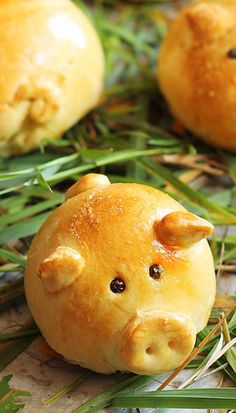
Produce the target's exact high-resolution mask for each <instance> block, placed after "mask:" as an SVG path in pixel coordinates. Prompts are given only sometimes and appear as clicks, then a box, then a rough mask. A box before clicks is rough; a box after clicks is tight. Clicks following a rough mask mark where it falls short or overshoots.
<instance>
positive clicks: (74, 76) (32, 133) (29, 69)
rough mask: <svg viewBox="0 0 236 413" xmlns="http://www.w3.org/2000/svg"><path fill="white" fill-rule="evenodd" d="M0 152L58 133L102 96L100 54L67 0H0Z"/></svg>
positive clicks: (15, 151)
mask: <svg viewBox="0 0 236 413" xmlns="http://www.w3.org/2000/svg"><path fill="white" fill-rule="evenodd" d="M0 61H1V75H0V155H2V156H11V155H15V154H20V153H25V152H28V151H30V150H32V149H34V148H37V147H38V146H39V145H40V144H44V140H46V139H47V138H49V139H58V138H60V137H61V136H62V135H63V133H64V132H65V131H66V130H67V129H68V128H69V127H71V126H72V125H73V124H75V123H76V122H77V121H78V120H79V119H80V118H81V117H83V116H84V115H85V114H86V113H87V112H88V111H89V110H91V109H92V108H93V107H94V106H95V105H96V104H97V103H98V100H99V98H100V96H101V92H102V88H103V75H104V55H103V51H102V47H101V44H100V41H99V39H98V36H97V34H96V32H95V30H94V28H93V27H92V25H91V23H90V22H89V20H88V19H87V17H86V16H85V15H84V14H83V13H82V11H81V10H80V9H79V8H78V7H76V6H75V5H74V4H73V3H72V1H70V0H30V1H29V0H7V1H6V0H0Z"/></svg>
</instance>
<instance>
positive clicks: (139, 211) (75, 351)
mask: <svg viewBox="0 0 236 413" xmlns="http://www.w3.org/2000/svg"><path fill="white" fill-rule="evenodd" d="M66 197H67V200H66V202H65V203H64V204H63V205H61V206H60V207H59V208H57V209H56V210H55V211H54V212H53V213H52V215H51V216H50V217H49V218H48V220H47V221H46V222H45V223H44V224H43V226H42V227H41V229H40V230H39V232H38V234H37V235H36V237H35V239H34V241H33V242H32V245H31V247H30V250H29V254H28V262H27V267H26V272H25V294H26V297H27V302H28V305H29V308H30V310H31V312H32V315H33V317H34V319H35V321H36V323H37V325H38V326H39V328H40V330H41V332H42V334H43V336H44V337H45V339H46V340H47V342H48V343H49V344H50V345H51V347H52V348H53V349H54V350H56V351H57V352H58V353H60V354H62V355H63V356H64V357H65V358H66V359H67V360H69V361H72V362H73V363H77V364H79V365H81V366H82V367H86V368H89V369H91V370H94V371H97V372H100V373H106V374H110V373H114V372H116V371H117V370H119V371H131V372H134V373H138V374H155V373H159V372H164V371H168V370H171V369H174V368H176V367H178V366H179V365H180V364H181V363H182V362H183V361H184V360H185V359H186V358H187V356H188V355H189V354H190V352H191V351H192V348H193V346H194V343H195V340H196V333H197V332H198V331H200V330H201V329H202V328H204V326H205V325H206V323H207V321H208V317H209V314H210V312H211V308H212V306H213V302H214V297H215V272H214V263H213V259H212V254H211V251H210V248H209V246H208V243H207V241H206V239H204V238H205V237H207V236H208V235H210V234H211V232H212V230H213V227H212V225H211V224H210V223H209V222H207V221H206V220H204V219H201V218H199V217H197V216H195V215H193V214H191V213H189V212H187V211H186V210H185V209H184V208H183V206H181V205H180V204H179V203H178V202H177V201H175V200H174V199H172V198H170V197H169V196H168V195H166V194H165V193H163V192H161V191H158V190H157V189H154V188H150V187H148V186H144V185H137V184H110V183H109V180H108V178H107V177H106V176H103V175H97V174H89V175H85V176H84V177H82V178H81V180H80V181H78V182H76V183H75V184H74V185H73V186H72V187H71V188H70V189H69V190H68V191H67V194H66Z"/></svg>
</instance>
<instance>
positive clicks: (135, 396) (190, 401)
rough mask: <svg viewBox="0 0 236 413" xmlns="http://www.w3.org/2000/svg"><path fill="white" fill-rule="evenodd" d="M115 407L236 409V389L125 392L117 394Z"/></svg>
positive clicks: (114, 402)
mask: <svg viewBox="0 0 236 413" xmlns="http://www.w3.org/2000/svg"><path fill="white" fill-rule="evenodd" d="M112 405H113V407H126V408H128V407H139V408H148V407H149V408H150V407H156V408H160V407H164V408H182V409H235V406H236V389H235V388H225V389H187V390H162V391H157V392H145V393H144V392H142V393H125V394H123V395H120V396H117V397H116V398H115V399H114V400H113V403H112Z"/></svg>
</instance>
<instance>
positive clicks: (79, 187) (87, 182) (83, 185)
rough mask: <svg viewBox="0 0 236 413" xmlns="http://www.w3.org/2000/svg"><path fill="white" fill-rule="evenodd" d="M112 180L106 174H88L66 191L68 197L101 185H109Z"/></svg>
mask: <svg viewBox="0 0 236 413" xmlns="http://www.w3.org/2000/svg"><path fill="white" fill-rule="evenodd" d="M109 184H110V181H109V179H108V178H107V176H106V175H101V174H87V175H84V176H83V177H82V178H81V179H80V180H79V181H77V182H76V183H75V184H74V185H72V186H71V187H70V188H69V189H68V191H67V192H66V199H68V198H72V197H73V196H76V195H79V194H80V193H81V192H85V191H88V190H89V189H93V188H96V187H98V186H101V185H109Z"/></svg>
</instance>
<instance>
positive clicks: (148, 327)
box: [120, 311, 196, 374]
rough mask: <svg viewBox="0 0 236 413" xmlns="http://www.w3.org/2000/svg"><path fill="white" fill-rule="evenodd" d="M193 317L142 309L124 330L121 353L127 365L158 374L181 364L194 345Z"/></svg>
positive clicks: (140, 372)
mask: <svg viewBox="0 0 236 413" xmlns="http://www.w3.org/2000/svg"><path fill="white" fill-rule="evenodd" d="M195 339H196V330H195V327H194V325H193V324H192V322H191V320H187V319H186V318H185V317H181V316H179V315H178V314H172V313H168V312H164V311H152V312H150V313H147V314H145V313H139V314H138V316H137V317H135V318H134V319H133V320H131V321H130V322H129V323H128V325H127V326H126V328H125V330H124V334H123V336H122V340H121V347H120V353H121V357H122V359H123V360H124V362H125V364H126V366H127V369H128V370H130V371H135V373H138V374H155V373H156V371H157V370H158V371H159V372H164V371H167V370H173V369H175V368H176V367H178V366H179V365H180V364H181V363H183V362H184V360H185V359H186V358H187V356H188V355H189V354H190V352H191V350H192V349H193V347H194V343H195Z"/></svg>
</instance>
